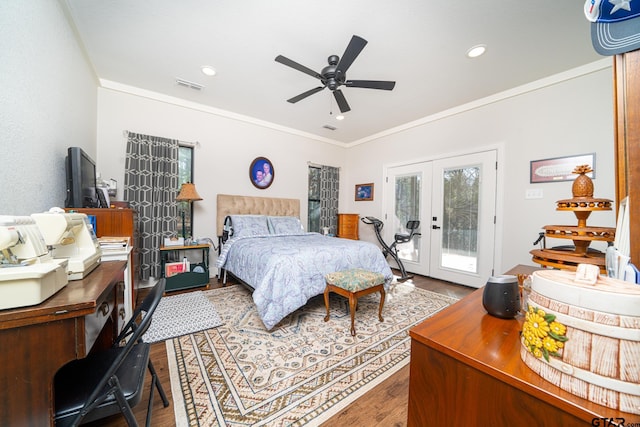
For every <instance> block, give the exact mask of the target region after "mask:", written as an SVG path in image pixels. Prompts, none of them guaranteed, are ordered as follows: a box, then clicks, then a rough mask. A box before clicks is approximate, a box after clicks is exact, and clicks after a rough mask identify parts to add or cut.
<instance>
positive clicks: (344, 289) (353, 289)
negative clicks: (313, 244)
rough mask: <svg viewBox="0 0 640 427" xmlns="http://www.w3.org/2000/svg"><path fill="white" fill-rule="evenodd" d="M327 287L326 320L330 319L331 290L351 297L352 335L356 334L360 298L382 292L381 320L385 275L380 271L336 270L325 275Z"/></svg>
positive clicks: (379, 310) (381, 319)
mask: <svg viewBox="0 0 640 427" xmlns="http://www.w3.org/2000/svg"><path fill="white" fill-rule="evenodd" d="M325 281H326V283H327V287H326V288H325V290H324V305H325V307H326V308H327V315H326V316H325V318H324V321H325V322H328V321H329V292H334V293H336V294H338V295H342V296H343V297H345V298H348V299H349V314H350V315H351V335H352V336H355V334H356V328H355V315H356V308H357V307H358V298H360V297H361V296H364V295H368V294H371V293H374V292H380V308H379V309H378V318H379V319H380V321H381V322H383V321H384V319H383V318H382V307H383V306H384V298H385V292H384V276H383V275H382V274H380V273H374V272H372V271H367V270H363V269H360V268H355V269H351V270H344V271H336V272H334V273H329V274H327V275H325Z"/></svg>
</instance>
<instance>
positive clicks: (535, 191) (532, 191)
mask: <svg viewBox="0 0 640 427" xmlns="http://www.w3.org/2000/svg"><path fill="white" fill-rule="evenodd" d="M542 197H543V195H542V188H529V189H528V190H526V191H525V193H524V198H525V199H542Z"/></svg>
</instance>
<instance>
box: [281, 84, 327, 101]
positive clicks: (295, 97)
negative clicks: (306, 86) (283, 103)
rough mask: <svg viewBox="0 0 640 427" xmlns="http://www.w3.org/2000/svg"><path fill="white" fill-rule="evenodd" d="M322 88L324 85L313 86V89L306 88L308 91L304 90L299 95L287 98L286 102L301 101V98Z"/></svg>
mask: <svg viewBox="0 0 640 427" xmlns="http://www.w3.org/2000/svg"><path fill="white" fill-rule="evenodd" d="M322 89H324V86H318V87H314V88H313V89H311V90H308V91H306V92H304V93H301V94H300V95H298V96H294V97H293V98H291V99H287V102H290V103H292V104H295V103H296V102H298V101H301V100H303V99H305V98H306V97H307V96H310V95H313V94H314V93H318V92H320V91H321V90H322Z"/></svg>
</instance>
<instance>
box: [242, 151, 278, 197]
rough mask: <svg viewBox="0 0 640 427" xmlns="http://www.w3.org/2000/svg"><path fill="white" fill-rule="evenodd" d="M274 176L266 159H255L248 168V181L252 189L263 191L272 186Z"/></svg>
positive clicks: (273, 169) (271, 164) (272, 168)
mask: <svg viewBox="0 0 640 427" xmlns="http://www.w3.org/2000/svg"><path fill="white" fill-rule="evenodd" d="M275 176H276V171H275V168H274V167H273V163H271V161H270V160H269V159H267V158H266V157H256V158H255V159H253V162H251V166H249V179H250V180H251V183H252V184H253V186H254V187H256V188H259V189H260V190H264V189H265V188H269V187H270V186H271V184H273V180H274V178H275Z"/></svg>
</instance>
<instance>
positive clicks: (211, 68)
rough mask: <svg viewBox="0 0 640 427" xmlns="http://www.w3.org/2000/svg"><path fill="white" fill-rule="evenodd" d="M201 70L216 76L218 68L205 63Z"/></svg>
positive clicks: (208, 74)
mask: <svg viewBox="0 0 640 427" xmlns="http://www.w3.org/2000/svg"><path fill="white" fill-rule="evenodd" d="M201 70H202V72H203V73H204V74H206V75H207V76H215V75H216V69H215V68H213V67H211V66H209V65H203V66H202V68H201Z"/></svg>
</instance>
